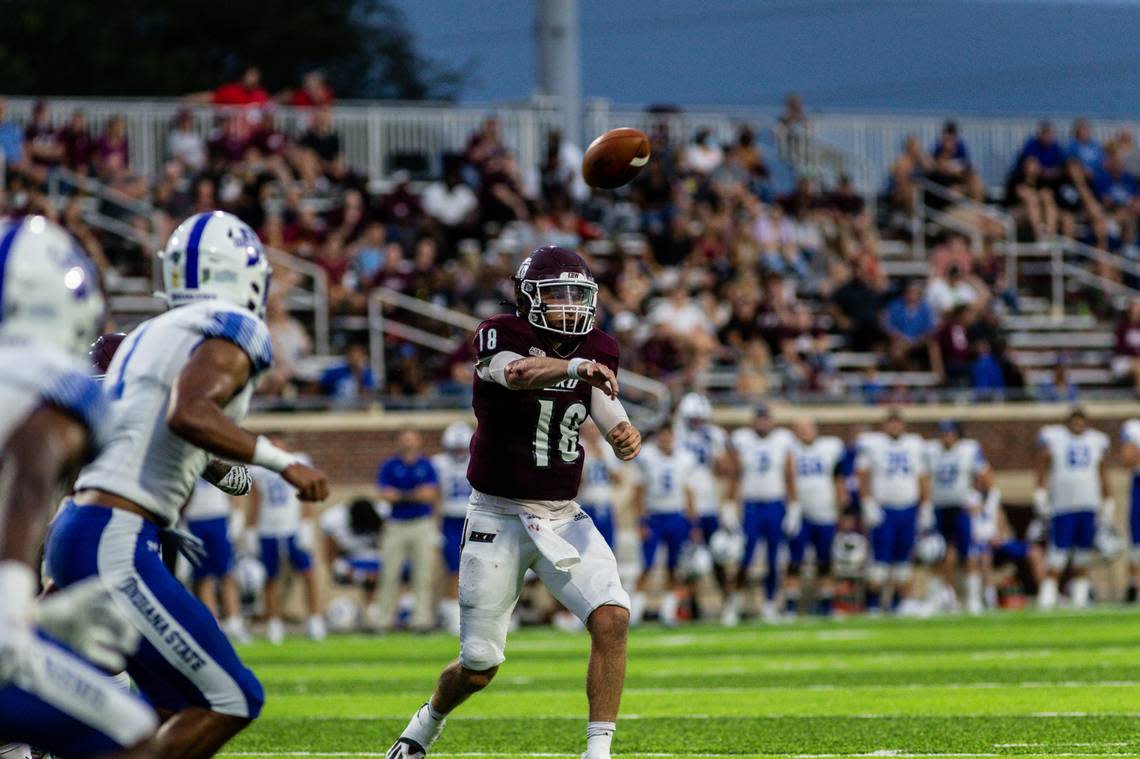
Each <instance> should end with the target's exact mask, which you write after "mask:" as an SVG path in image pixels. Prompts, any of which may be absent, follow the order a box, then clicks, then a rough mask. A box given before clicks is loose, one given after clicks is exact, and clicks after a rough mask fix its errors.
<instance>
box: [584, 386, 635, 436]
mask: <svg viewBox="0 0 1140 759" xmlns="http://www.w3.org/2000/svg"><path fill="white" fill-rule="evenodd" d="M590 416H592V417H593V418H594V423H595V424H597V425H598V429H599V430H601V431H602V434H603V435H606V434H609V431H610V430H612V429H613V428H614V427H616V426H618V425H619V424H621V423H622V422H628V421H629V414H627V413H626V412H625V407H624V406H622V405H621V401H619V400H617V399H616V398H610V397H609V396H608V395H606V394H605V393H604V392H602V391H601V390H599V389H598V388H596V387H594V388H590Z"/></svg>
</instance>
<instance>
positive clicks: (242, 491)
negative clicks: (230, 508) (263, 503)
mask: <svg viewBox="0 0 1140 759" xmlns="http://www.w3.org/2000/svg"><path fill="white" fill-rule="evenodd" d="M215 487H217V488H218V490H221V491H222V492H223V493H228V494H229V495H246V494H247V493H249V491H250V488H252V487H253V477H251V476H250V474H249V470H248V469H246V468H245V467H244V466H242V465H241V464H234V465H233V466H231V467H230V471H228V472H226V476H225V477H223V478H222V479H220V480H218V481H217V483H215Z"/></svg>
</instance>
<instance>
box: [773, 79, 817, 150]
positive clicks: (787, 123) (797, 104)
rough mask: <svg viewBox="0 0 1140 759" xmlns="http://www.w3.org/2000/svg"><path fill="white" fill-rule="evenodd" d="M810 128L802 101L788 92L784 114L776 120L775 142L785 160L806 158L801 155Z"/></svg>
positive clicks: (796, 95)
mask: <svg viewBox="0 0 1140 759" xmlns="http://www.w3.org/2000/svg"><path fill="white" fill-rule="evenodd" d="M810 127H811V125H810V124H809V123H808V117H807V112H806V111H805V110H804V104H803V101H802V100H800V96H799V95H798V94H796V93H795V92H789V93H788V94H787V95H786V96H785V97H784V112H783V113H781V114H780V115H779V117H778V118H777V119H776V140H777V143H778V144H779V145H780V149H781V150H782V151H783V153H784V157H785V158H792V159H793V160H795V159H797V158H800V159H802V158H806V156H805V155H803V153H804V150H805V148H806V147H807V140H808V132H809V129H810Z"/></svg>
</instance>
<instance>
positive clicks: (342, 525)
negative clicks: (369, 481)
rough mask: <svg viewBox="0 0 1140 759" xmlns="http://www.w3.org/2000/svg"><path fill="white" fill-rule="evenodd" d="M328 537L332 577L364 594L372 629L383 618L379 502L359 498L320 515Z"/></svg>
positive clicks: (327, 557)
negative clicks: (378, 598)
mask: <svg viewBox="0 0 1140 759" xmlns="http://www.w3.org/2000/svg"><path fill="white" fill-rule="evenodd" d="M319 526H320V528H321V533H322V534H323V535H324V536H325V539H324V550H323V551H322V553H323V554H324V557H325V562H326V563H327V564H328V572H329V577H331V578H332V580H333V582H334V583H336V584H337V585H355V586H358V587H359V588H360V589H361V590H362V591H363V594H364V616H365V619H366V620H371V623H372V625H373V626H375V622H376V621H377V620H378V619H379V618H380V616H379V615H380V612H379V609H377V608H376V589H377V586H378V581H379V579H380V568H381V564H380V531H381V530H382V529H383V526H384V520H383V517H382V516H381V514H380V508H379V506H378V504H377V503H376V501H374V500H372V499H371V498H367V497H357V498H354V499H352V500H351V501H350V502H348V503H337V504H333V505H332V506H329V507H328V508H327V509H325V510H324V511H322V512H321V517H320V521H319Z"/></svg>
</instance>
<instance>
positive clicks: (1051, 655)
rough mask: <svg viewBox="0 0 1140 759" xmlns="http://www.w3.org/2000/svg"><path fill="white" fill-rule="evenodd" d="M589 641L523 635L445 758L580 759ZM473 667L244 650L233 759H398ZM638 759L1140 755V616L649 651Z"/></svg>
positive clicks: (626, 746)
mask: <svg viewBox="0 0 1140 759" xmlns="http://www.w3.org/2000/svg"><path fill="white" fill-rule="evenodd" d="M588 649H589V641H588V638H587V636H586V635H585V633H582V634H570V633H561V632H556V631H553V630H547V629H542V630H521V631H519V632H517V633H515V634H514V635H512V637H511V639H510V641H509V643H508V650H507V657H508V658H507V661H506V663H505V664H504V665H503V667H502V669H501V670H500V672H499V676H498V678H497V679H496V681H495V682H494V683H493V684H492V685H491V686H490V688H488V689H487V690H486V691H484V692H483V693H481V694H479V695H478V696H476V697H475V698H474V699H472V700H471V701H469V702H468V703H467V704H466V705H465V706H464V707H463V708H462V709H461V710H460V711H459V712H457V713H456V714H455V715H454V716H452V717H451V718H450V719H449V721H448V726H447V729H446V730H445V731H444V734H443V737H442V738H441V739H440V740H439V742H438V743H436V745H435V747H434V749H433V751H432V755H433V756H437V757H448V756H451V757H460V756H479V757H482V756H520V757H521V756H567V757H570V756H578V755H579V754H580V752H581V751H582V750H583V748H584V746H585V722H586V719H585V715H586V699H585V695H584V692H583V683H584V678H585V668H586V655H587V651H588ZM455 651H456V642H455V640H454V639H453V638H450V637H446V636H444V635H433V636H427V637H413V636H405V635H394V636H388V637H382V638H381V637H341V638H334V639H331V640H329V641H328V642H326V643H323V644H316V643H310V642H309V641H303V640H296V641H290V642H289V643H287V644H286V645H285V646H282V647H280V648H273V647H270V646H268V645H266V644H262V643H258V644H254V645H252V646H249V647H247V648H245V649H244V650H243V655H244V657H245V659H246V661H247V662H248V663H249V664H250V666H252V667H253V669H254V671H255V672H257V674H258V675H259V676H260V677H261V680H262V682H263V683H264V684H265V686H266V691H267V698H268V701H267V705H266V708H265V711H264V713H263V715H262V717H261V720H260V721H258V722H257V723H256V724H255V725H254V726H252V727H251V728H250V729H249V730H247V731H246V732H245V733H244V734H242V735H241V736H240V737H239V738H238V739H236V740H235V741H234V742H232V743H231V744H230V745H229V746H228V747H227V751H226V753H224V754H223V756H229V757H266V758H268V757H289V756H343V757H373V756H375V757H380V756H383V755H384V752H385V750H386V749H387V747H388V746H389V745H390V743H391V742H392V740H393V739H394V738H395V737H396V736H397V735H398V734H399V732H400V730H401V729H402V728H403V726H404V724H405V723H406V721H407V718H408V716H409V715H410V714H411V713H412V712H413V711H414V710H415V709H416V708H417V707H418V706H419V705H420V704H422V703H423V702H424V700H425V699H426V697H427V696H428V694H429V693H430V691H431V688H432V686H433V684H434V680H435V677H436V675H437V674H438V672H439V669H440V668H441V666H442V665H443V664H444V663H445V662H447V661H448V660H449V659H450V658H451V657H452V656H454V654H455ZM614 751H615V753H616V754H619V755H621V756H658V757H689V756H705V757H720V756H733V757H736V756H840V755H863V756H932V757H933V756H936V757H951V756H968V757H980V756H1006V755H1023V756H1024V755H1031V756H1070V757H1080V756H1102V755H1103V756H1133V755H1140V613H1135V612H1131V611H1129V612H1125V611H1117V610H1105V611H1099V612H1093V613H1085V614H1076V613H1057V614H1053V615H1051V616H1041V615H1037V614H1034V613H1003V614H994V615H991V616H987V617H983V618H977V619H972V618H966V617H955V618H942V619H933V620H896V619H876V620H864V619H859V620H847V621H844V622H815V621H804V622H798V623H795V624H788V625H782V626H776V627H760V626H750V627H741V628H738V629H734V630H722V629H720V628H718V627H715V626H691V627H684V628H680V629H676V630H665V629H662V628H659V627H654V626H649V627H643V628H640V629H637V630H635V631H633V632H632V634H631V638H630V666H629V677H628V679H627V680H626V691H625V697H624V700H623V702H622V715H621V718H620V720H619V722H618V732H617V735H616V737H615V740H614Z"/></svg>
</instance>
